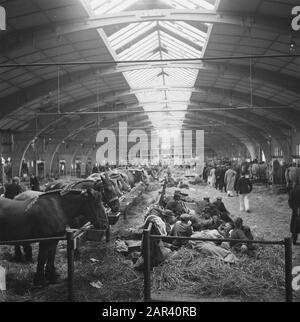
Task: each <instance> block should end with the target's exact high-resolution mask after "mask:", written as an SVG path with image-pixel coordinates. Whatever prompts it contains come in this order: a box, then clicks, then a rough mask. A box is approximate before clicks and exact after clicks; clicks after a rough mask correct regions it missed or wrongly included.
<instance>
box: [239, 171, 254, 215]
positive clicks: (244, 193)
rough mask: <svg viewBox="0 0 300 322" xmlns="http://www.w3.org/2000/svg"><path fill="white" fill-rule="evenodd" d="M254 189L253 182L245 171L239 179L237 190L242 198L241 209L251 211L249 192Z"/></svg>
mask: <svg viewBox="0 0 300 322" xmlns="http://www.w3.org/2000/svg"><path fill="white" fill-rule="evenodd" d="M251 191H252V183H251V181H250V179H249V178H246V175H245V174H244V173H242V174H241V177H240V178H239V179H238V181H237V184H236V192H237V194H238V195H239V199H240V211H247V212H251V211H250V205H249V193H250V192H251Z"/></svg>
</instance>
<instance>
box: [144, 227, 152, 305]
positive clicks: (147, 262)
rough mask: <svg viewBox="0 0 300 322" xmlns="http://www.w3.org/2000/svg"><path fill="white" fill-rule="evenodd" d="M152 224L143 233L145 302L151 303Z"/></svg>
mask: <svg viewBox="0 0 300 322" xmlns="http://www.w3.org/2000/svg"><path fill="white" fill-rule="evenodd" d="M151 228H152V224H150V225H149V227H148V229H145V230H144V233H143V258H144V301H145V302H148V301H151V272H150V271H151V257H150V251H151V248H150V232H151Z"/></svg>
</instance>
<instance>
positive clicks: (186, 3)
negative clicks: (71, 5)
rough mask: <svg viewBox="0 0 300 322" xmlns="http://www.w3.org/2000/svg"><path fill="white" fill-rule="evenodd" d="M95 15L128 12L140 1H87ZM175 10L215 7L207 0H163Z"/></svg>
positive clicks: (210, 8)
mask: <svg viewBox="0 0 300 322" xmlns="http://www.w3.org/2000/svg"><path fill="white" fill-rule="evenodd" d="M85 2H86V3H87V4H88V5H89V6H90V8H91V10H92V11H93V13H94V14H95V15H104V14H110V13H118V12H122V11H126V9H128V8H129V7H131V6H132V5H134V4H137V3H139V2H144V1H140V0H85ZM161 2H162V3H164V4H166V5H167V6H169V7H170V8H174V9H199V8H200V9H207V10H214V8H215V6H214V5H213V4H211V3H210V2H209V1H206V0H161Z"/></svg>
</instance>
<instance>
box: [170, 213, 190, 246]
mask: <svg viewBox="0 0 300 322" xmlns="http://www.w3.org/2000/svg"><path fill="white" fill-rule="evenodd" d="M191 218H192V216H191V215H189V214H182V215H181V216H180V217H179V221H177V222H176V223H175V225H174V226H173V228H172V230H171V236H175V237H190V236H191V235H192V234H193V228H192V222H191ZM182 244H186V241H181V240H177V239H175V240H174V241H173V245H174V246H178V247H180V246H181V245H182Z"/></svg>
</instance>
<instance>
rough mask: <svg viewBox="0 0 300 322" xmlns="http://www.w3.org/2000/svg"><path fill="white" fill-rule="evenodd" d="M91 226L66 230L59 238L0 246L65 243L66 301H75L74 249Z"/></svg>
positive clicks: (4, 242)
mask: <svg viewBox="0 0 300 322" xmlns="http://www.w3.org/2000/svg"><path fill="white" fill-rule="evenodd" d="M91 227H92V226H91V224H90V223H87V224H85V225H84V226H83V227H81V228H80V229H70V230H66V234H65V235H63V236H61V237H49V238H36V239H23V240H9V241H0V246H3V245H9V246H11V245H20V244H34V243H40V242H51V241H52V242H53V241H62V240H64V241H67V262H68V300H69V301H70V302H74V301H75V296H74V251H75V249H76V247H77V246H76V245H77V242H76V241H77V240H80V239H81V238H84V235H85V234H86V232H87V231H88V229H90V228H91Z"/></svg>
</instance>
